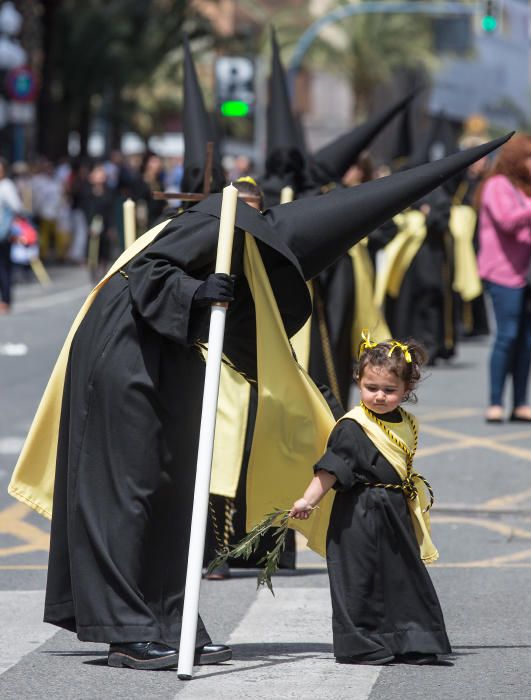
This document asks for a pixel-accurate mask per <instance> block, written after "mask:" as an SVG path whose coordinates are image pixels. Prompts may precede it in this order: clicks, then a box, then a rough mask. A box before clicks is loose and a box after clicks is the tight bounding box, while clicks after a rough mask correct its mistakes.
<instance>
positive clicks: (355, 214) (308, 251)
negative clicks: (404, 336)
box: [264, 134, 512, 279]
mask: <svg viewBox="0 0 531 700" xmlns="http://www.w3.org/2000/svg"><path fill="white" fill-rule="evenodd" d="M511 136H512V134H509V135H507V136H504V137H502V138H499V139H496V140H494V141H490V142H488V143H486V144H483V145H482V146H478V147H476V148H469V149H467V150H466V151H461V152H459V153H455V154H453V155H451V156H447V157H446V158H442V159H441V160H437V161H434V162H433V163H426V164H425V165H421V166H419V167H417V168H412V169H409V170H405V171H403V172H399V173H394V174H392V175H389V176H388V177H383V178H380V179H378V180H372V181H371V182H366V183H364V184H362V185H358V186H357V187H352V188H336V189H334V190H332V191H330V192H329V193H328V194H325V195H322V196H320V197H308V198H302V199H298V200H296V201H294V202H291V203H289V204H283V205H280V206H275V207H273V208H271V209H269V210H267V211H266V212H265V214H264V217H265V219H266V220H267V222H268V223H269V225H270V226H271V227H272V228H273V229H274V230H275V231H276V232H277V233H278V235H279V236H280V237H281V238H282V240H283V241H285V242H286V243H287V245H288V246H289V248H290V249H291V250H292V251H293V253H294V254H295V257H296V258H297V260H298V262H299V264H300V266H301V268H302V271H303V273H304V277H305V278H306V279H311V278H313V277H315V276H316V275H317V274H319V272H321V270H324V269H325V268H326V267H328V265H331V264H332V263H333V262H335V261H336V260H337V259H338V258H339V257H340V256H341V255H343V254H344V253H346V252H347V251H348V250H349V248H351V247H352V246H353V245H355V244H356V243H357V242H358V241H360V240H361V239H362V238H364V237H365V236H366V235H368V234H369V233H370V232H371V231H374V230H375V229H376V228H378V227H379V226H381V225H382V224H383V223H385V222H386V221H388V220H389V219H391V218H392V217H393V216H395V215H396V214H398V213H399V212H401V211H403V210H405V209H407V208H408V207H409V206H411V205H412V204H413V203H414V202H417V201H418V200H420V199H421V198H422V197H424V196H425V195H426V194H427V193H428V192H431V191H432V190H434V189H436V188H437V187H439V186H440V185H442V184H443V183H444V182H445V181H446V180H448V179H449V178H451V177H453V176H454V175H456V174H457V173H459V172H460V171H461V170H464V169H465V168H467V167H468V166H469V165H471V164H472V163H474V162H475V161H476V160H479V159H480V158H482V157H483V156H485V155H487V154H488V153H490V152H491V151H493V150H495V149H496V148H498V147H499V146H501V145H502V144H504V143H505V142H506V141H507V140H508V139H509V138H510V137H511Z"/></svg>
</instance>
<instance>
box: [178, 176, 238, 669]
mask: <svg viewBox="0 0 531 700" xmlns="http://www.w3.org/2000/svg"><path fill="white" fill-rule="evenodd" d="M237 199H238V190H237V189H236V188H235V187H233V186H232V185H229V186H228V187H225V189H224V190H223V200H222V204H221V219H220V222H219V240H218V250H217V257H216V272H224V273H226V274H229V273H230V264H231V256H232V242H233V238H234V223H235V219H236V203H237ZM226 313H227V305H226V304H213V305H212V310H211V313H210V331H209V334H208V355H207V362H206V372H205V388H204V391H203V409H202V414H201V427H200V430H199V448H198V452H197V471H196V477H195V491H194V507H193V511H192V524H191V527H190V546H189V550H188V568H187V570H186V587H185V590H184V607H183V620H182V628H181V639H180V642H179V666H178V669H177V675H178V677H179V678H180V679H181V680H183V681H184V680H191V678H192V669H193V665H194V654H195V640H196V635H197V616H198V613H199V588H200V586H201V571H202V568H203V551H204V548H205V533H206V523H207V514H208V498H209V491H210V471H211V468H212V453H213V450H214V431H215V428H216V410H217V404H218V390H219V375H220V369H221V353H222V350H223V334H224V332H225V315H226Z"/></svg>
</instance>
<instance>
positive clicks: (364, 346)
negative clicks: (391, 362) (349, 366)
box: [358, 328, 378, 357]
mask: <svg viewBox="0 0 531 700" xmlns="http://www.w3.org/2000/svg"><path fill="white" fill-rule="evenodd" d="M361 338H362V340H361V343H360V351H359V353H358V357H360V356H361V353H362V352H363V351H364V350H370V349H371V348H375V347H376V346H377V345H378V343H375V342H374V340H371V334H370V333H369V330H368V329H367V328H364V329H363V330H362V331H361Z"/></svg>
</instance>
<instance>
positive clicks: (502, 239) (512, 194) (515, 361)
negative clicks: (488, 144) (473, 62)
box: [478, 134, 531, 423]
mask: <svg viewBox="0 0 531 700" xmlns="http://www.w3.org/2000/svg"><path fill="white" fill-rule="evenodd" d="M479 198H480V202H479V255H478V265H479V273H480V276H481V278H482V279H483V281H484V282H485V287H486V289H487V291H488V292H489V295H490V297H491V299H492V304H493V307H494V315H495V318H496V338H495V340H494V345H493V348H492V354H491V358H490V405H489V408H488V410H487V413H486V420H487V421H488V422H493V423H498V422H501V421H502V420H503V417H504V412H503V398H502V397H503V390H504V385H505V380H506V378H507V375H509V374H510V375H511V376H512V379H513V410H512V413H511V415H510V420H512V421H529V422H531V407H530V406H529V405H528V403H527V382H528V377H529V366H530V362H531V303H530V301H531V300H530V298H529V292H528V287H527V284H528V283H527V280H528V270H529V266H530V260H531V137H530V136H528V135H526V134H517V135H516V136H514V137H513V138H512V139H511V141H509V142H508V143H506V144H505V145H504V146H503V148H502V149H501V150H500V152H499V155H498V158H497V159H496V161H495V163H494V166H493V169H492V171H491V173H490V176H489V177H488V179H487V180H486V181H485V183H484V184H483V186H482V188H481V190H480V192H479Z"/></svg>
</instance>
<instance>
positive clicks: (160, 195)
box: [152, 141, 260, 204]
mask: <svg viewBox="0 0 531 700" xmlns="http://www.w3.org/2000/svg"><path fill="white" fill-rule="evenodd" d="M213 160H214V144H213V142H212V141H209V142H208V143H207V145H206V154H205V176H204V179H203V191H202V192H152V195H153V199H180V200H181V201H183V202H201V201H203V199H205V198H206V197H208V196H209V194H210V186H211V180H212V163H213ZM238 199H243V201H244V202H248V203H249V204H259V203H260V197H259V196H258V195H255V194H244V193H243V192H240V193H239V194H238Z"/></svg>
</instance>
